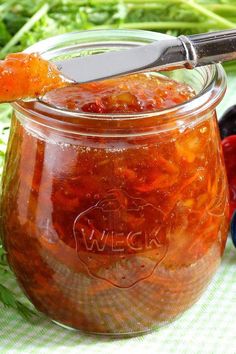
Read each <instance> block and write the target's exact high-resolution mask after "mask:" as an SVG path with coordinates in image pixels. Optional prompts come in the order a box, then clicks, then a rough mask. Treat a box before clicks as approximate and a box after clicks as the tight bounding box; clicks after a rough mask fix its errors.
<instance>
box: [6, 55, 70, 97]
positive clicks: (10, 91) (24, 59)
mask: <svg viewBox="0 0 236 354" xmlns="http://www.w3.org/2000/svg"><path fill="white" fill-rule="evenodd" d="M66 85H68V82H67V81H66V79H64V78H63V77H62V76H61V73H60V71H59V70H58V69H57V67H56V65H55V64H53V63H51V62H49V61H47V60H44V59H43V58H41V57H40V56H39V55H38V54H36V53H31V54H27V53H14V54H9V55H7V57H6V59H5V60H1V61H0V88H1V89H0V102H12V101H16V100H19V99H22V98H28V97H38V96H40V95H43V94H45V93H46V92H48V91H50V90H52V89H55V88H59V87H63V86H66Z"/></svg>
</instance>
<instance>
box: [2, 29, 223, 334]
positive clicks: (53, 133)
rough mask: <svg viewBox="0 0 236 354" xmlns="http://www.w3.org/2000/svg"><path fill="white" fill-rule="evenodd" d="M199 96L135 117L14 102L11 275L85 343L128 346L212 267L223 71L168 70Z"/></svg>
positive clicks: (219, 236) (168, 315) (60, 50)
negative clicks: (122, 339) (106, 338)
mask: <svg viewBox="0 0 236 354" xmlns="http://www.w3.org/2000/svg"><path fill="white" fill-rule="evenodd" d="M166 37H167V36H165V35H163V34H158V33H152V32H146V31H125V30H111V31H88V32H77V33H71V34H66V35H60V36H57V37H54V38H51V39H47V40H45V41H42V42H39V43H37V44H36V45H33V46H32V47H31V48H29V49H28V52H35V51H36V52H39V53H40V54H41V55H42V56H43V57H44V58H46V59H53V60H58V59H61V58H65V57H68V56H73V55H78V54H80V55H86V54H88V53H91V52H92V53H98V52H103V51H106V50H116V49H120V48H128V47H133V46H136V45H142V44H147V43H150V42H152V41H153V40H157V39H160V40H162V39H165V38H166ZM164 74H165V75H168V76H170V77H172V78H174V79H177V80H179V81H183V82H186V83H188V84H189V85H190V86H192V87H193V88H194V89H195V91H196V97H194V98H193V99H191V100H190V101H187V102H185V103H183V104H181V105H178V106H175V107H172V108H169V109H164V110H159V111H155V112H151V113H144V114H110V115H109V114H99V115H98V114H93V113H78V112H73V111H70V110H62V109H57V108H55V107H52V106H49V105H47V104H45V103H42V102H39V101H31V102H17V103H15V104H13V107H14V114H13V118H12V126H11V134H10V139H9V144H8V150H7V157H6V162H5V170H4V175H3V186H2V206H1V214H2V215H1V216H2V227H3V240H4V245H5V247H6V250H7V255H8V260H9V263H10V265H11V267H12V269H13V271H14V273H15V275H16V277H17V279H18V282H19V284H20V286H21V287H22V289H23V290H24V292H25V294H26V295H27V296H28V297H29V299H30V300H31V301H32V303H33V304H34V305H35V307H36V308H37V309H38V310H39V311H41V312H43V313H44V314H46V315H47V316H49V317H50V318H51V319H53V320H54V321H55V322H57V323H59V324H62V325H65V326H68V327H70V328H76V329H80V330H83V331H86V332H91V333H103V334H115V335H124V334H135V333H140V332H145V331H148V330H151V329H153V328H156V326H159V325H161V324H162V323H165V322H166V321H169V320H172V319H173V318H175V317H176V316H178V315H179V314H181V313H182V312H183V311H185V310H186V309H187V308H189V307H190V306H191V305H192V304H193V303H194V302H195V301H196V300H197V299H198V298H199V296H200V294H201V293H202V292H203V290H204V289H205V288H206V286H207V284H208V282H209V281H210V279H211V278H212V276H213V274H214V273H215V271H216V269H217V267H218V266H219V264H220V260H221V255H222V252H223V250H224V247H225V242H226V235H227V229H228V191H227V182H226V175H225V168H224V163H223V160H222V152H221V145H220V138H219V133H218V127H217V122H216V113H215V107H216V105H217V104H218V103H219V101H220V100H221V98H222V96H223V93H224V91H225V74H224V71H223V69H222V67H221V66H220V65H213V66H205V67H201V68H197V69H194V70H185V69H184V70H178V71H173V72H166V73H164Z"/></svg>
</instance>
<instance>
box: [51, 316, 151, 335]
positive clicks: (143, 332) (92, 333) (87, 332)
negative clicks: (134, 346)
mask: <svg viewBox="0 0 236 354" xmlns="http://www.w3.org/2000/svg"><path fill="white" fill-rule="evenodd" d="M51 321H52V322H53V323H55V324H56V325H58V326H60V327H62V328H65V329H68V330H70V331H74V332H78V333H81V334H85V335H86V334H87V335H91V336H99V337H103V336H104V337H110V338H113V339H116V338H117V339H120V338H130V337H139V336H142V335H144V334H148V333H151V332H153V331H155V329H157V328H151V329H147V330H144V331H140V332H129V333H125V332H121V333H109V332H90V331H83V330H80V329H76V328H73V327H70V326H66V325H64V324H62V323H60V322H57V321H55V320H51Z"/></svg>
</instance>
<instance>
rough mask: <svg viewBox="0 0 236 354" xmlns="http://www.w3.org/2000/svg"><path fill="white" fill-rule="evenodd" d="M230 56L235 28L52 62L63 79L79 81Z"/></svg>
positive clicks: (235, 49) (235, 45) (235, 51)
mask: <svg viewBox="0 0 236 354" xmlns="http://www.w3.org/2000/svg"><path fill="white" fill-rule="evenodd" d="M234 59H236V29H233V30H226V31H218V32H210V33H203V34H196V35H191V36H184V35H181V36H179V37H177V38H173V39H172V38H171V39H167V40H158V41H155V42H153V43H151V44H147V45H139V46H137V47H135V48H132V49H126V50H120V51H111V52H106V53H103V54H94V55H89V56H85V57H74V58H71V59H67V60H64V61H59V62H56V65H57V67H58V68H59V70H61V72H62V74H63V75H64V76H65V77H66V78H68V79H69V80H72V81H74V82H78V83H83V82H89V81H97V80H102V79H105V78H110V77H114V76H120V75H127V74H130V73H135V72H144V71H149V70H154V69H155V70H164V69H167V70H168V69H171V70H173V69H179V68H188V69H193V68H195V67H197V66H202V65H207V64H213V63H219V62H222V61H230V60H234Z"/></svg>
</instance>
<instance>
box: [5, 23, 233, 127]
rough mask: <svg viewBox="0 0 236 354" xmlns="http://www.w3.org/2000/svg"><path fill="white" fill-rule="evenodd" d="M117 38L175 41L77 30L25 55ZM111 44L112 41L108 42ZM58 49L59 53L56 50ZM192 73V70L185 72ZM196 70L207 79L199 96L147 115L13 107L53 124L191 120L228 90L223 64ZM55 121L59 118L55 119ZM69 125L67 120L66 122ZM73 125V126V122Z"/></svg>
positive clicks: (136, 32) (160, 36)
mask: <svg viewBox="0 0 236 354" xmlns="http://www.w3.org/2000/svg"><path fill="white" fill-rule="evenodd" d="M112 35H113V36H118V37H121V39H122V38H123V39H124V38H126V37H128V38H129V40H130V39H131V40H132V39H133V40H135V39H136V40H137V39H148V40H151V41H153V40H157V39H159V40H163V39H166V38H171V37H172V36H170V35H166V34H163V33H159V32H152V31H144V30H123V29H109V30H102V29H99V30H87V31H76V32H69V33H66V34H60V35H57V36H53V37H50V38H47V39H44V40H42V41H39V42H37V43H35V44H33V45H32V46H30V47H28V48H27V49H26V50H25V52H26V53H33V52H38V53H39V54H40V55H42V56H44V54H45V53H48V52H49V51H51V53H55V52H57V50H58V47H57V46H58V45H59V44H61V43H64V41H66V40H68V39H69V38H74V39H76V38H79V37H80V38H81V37H82V38H83V39H86V38H87V39H88V40H89V39H90V38H94V37H96V36H97V37H103V36H105V37H108V38H111V37H112ZM108 43H109V42H108ZM55 48H56V50H55ZM182 70H188V69H182ZM192 70H193V71H196V70H198V71H201V73H202V75H203V76H204V78H205V82H204V86H203V87H202V89H201V90H200V92H199V93H198V94H196V95H195V96H194V97H193V98H191V99H190V100H187V101H185V102H183V103H181V104H178V105H175V106H173V107H169V108H164V109H159V110H153V111H148V112H144V113H140V112H138V113H112V114H111V113H106V114H105V113H91V112H88V113H87V112H78V111H72V110H68V109H65V108H58V107H55V106H52V105H49V104H47V103H46V102H42V101H38V102H37V105H38V107H40V108H41V111H40V112H39V111H34V110H31V109H30V108H28V107H27V105H25V104H24V101H17V102H14V103H12V106H13V108H14V109H15V110H16V111H19V112H21V113H23V114H27V113H29V114H30V115H31V116H32V115H33V116H35V115H36V116H40V117H41V118H43V117H44V118H45V119H46V120H48V121H49V122H50V121H51V119H50V116H51V115H54V116H57V115H63V116H64V117H65V118H66V117H67V118H82V119H83V118H85V119H90V120H99V121H103V120H105V121H107V120H110V119H111V117H112V120H113V121H114V120H115V121H119V120H126V119H129V120H132V119H135V120H137V119H144V118H150V117H152V118H153V117H157V118H158V117H162V118H163V117H165V116H169V117H170V116H172V117H173V116H174V117H175V119H178V118H181V117H185V118H186V117H187V116H188V117H189V116H192V115H193V114H194V115H196V114H197V115H200V114H202V113H203V112H205V111H207V110H208V109H214V108H215V106H216V105H217V104H218V103H219V102H220V101H221V99H222V97H223V95H224V93H225V90H226V77H225V72H224V69H223V67H222V65H221V64H213V65H206V66H202V67H199V68H195V69H192ZM53 120H54V121H55V118H53ZM63 123H65V121H63ZM70 124H71V123H70Z"/></svg>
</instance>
